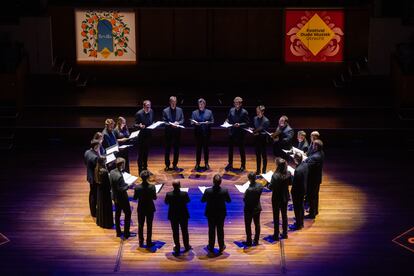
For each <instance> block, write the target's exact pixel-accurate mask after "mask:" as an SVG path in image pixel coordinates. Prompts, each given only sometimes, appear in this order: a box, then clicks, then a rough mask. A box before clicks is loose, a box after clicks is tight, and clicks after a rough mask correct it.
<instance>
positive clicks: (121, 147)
mask: <svg viewBox="0 0 414 276" xmlns="http://www.w3.org/2000/svg"><path fill="white" fill-rule="evenodd" d="M129 147H132V145H122V146H119V148H120V149H126V148H129Z"/></svg>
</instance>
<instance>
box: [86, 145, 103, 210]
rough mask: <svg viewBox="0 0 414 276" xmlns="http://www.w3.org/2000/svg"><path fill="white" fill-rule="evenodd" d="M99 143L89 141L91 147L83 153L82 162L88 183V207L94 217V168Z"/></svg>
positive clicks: (97, 156) (96, 161)
mask: <svg viewBox="0 0 414 276" xmlns="http://www.w3.org/2000/svg"><path fill="white" fill-rule="evenodd" d="M100 146H101V143H100V141H99V140H92V141H91V148H90V149H88V150H87V151H86V152H85V154H84V162H85V165H86V180H87V181H88V183H89V188H90V190H89V209H90V212H91V216H92V217H96V204H97V193H98V184H97V183H96V179H95V168H96V164H97V163H98V158H99V156H100V154H99V147H100Z"/></svg>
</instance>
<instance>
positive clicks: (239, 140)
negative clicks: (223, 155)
mask: <svg viewBox="0 0 414 276" xmlns="http://www.w3.org/2000/svg"><path fill="white" fill-rule="evenodd" d="M243 131H244V130H243ZM229 138H230V139H229V147H228V150H229V164H230V165H233V148H234V146H237V147H238V148H239V152H240V161H241V166H242V167H246V151H245V149H244V135H242V134H241V135H230V137H229Z"/></svg>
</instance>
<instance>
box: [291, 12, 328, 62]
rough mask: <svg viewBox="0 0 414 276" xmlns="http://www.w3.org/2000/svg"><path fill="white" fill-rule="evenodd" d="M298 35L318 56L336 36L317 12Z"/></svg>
mask: <svg viewBox="0 0 414 276" xmlns="http://www.w3.org/2000/svg"><path fill="white" fill-rule="evenodd" d="M296 36H297V37H298V38H299V39H300V41H302V43H303V44H304V45H305V46H306V47H307V48H308V49H309V51H311V52H312V54H313V55H314V56H316V55H317V54H318V53H319V52H320V51H321V50H322V49H323V48H324V47H325V46H326V44H328V43H329V41H331V39H332V38H334V36H335V32H334V31H333V30H331V28H329V26H328V25H326V23H325V22H324V21H323V20H322V18H320V17H319V15H318V14H317V13H315V14H314V15H313V16H312V18H311V19H310V20H309V21H308V22H307V23H306V24H305V25H304V26H303V27H302V29H300V30H299V31H298V32H297V33H296Z"/></svg>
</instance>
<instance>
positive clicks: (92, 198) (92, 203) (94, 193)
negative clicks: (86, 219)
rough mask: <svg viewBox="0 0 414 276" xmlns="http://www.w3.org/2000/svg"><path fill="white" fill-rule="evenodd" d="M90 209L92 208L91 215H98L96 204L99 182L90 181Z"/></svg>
mask: <svg viewBox="0 0 414 276" xmlns="http://www.w3.org/2000/svg"><path fill="white" fill-rule="evenodd" d="M89 188H90V190H89V209H90V210H91V216H92V217H96V204H97V202H98V199H97V198H98V183H96V182H94V183H92V184H91V183H89Z"/></svg>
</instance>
